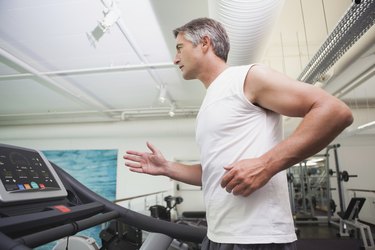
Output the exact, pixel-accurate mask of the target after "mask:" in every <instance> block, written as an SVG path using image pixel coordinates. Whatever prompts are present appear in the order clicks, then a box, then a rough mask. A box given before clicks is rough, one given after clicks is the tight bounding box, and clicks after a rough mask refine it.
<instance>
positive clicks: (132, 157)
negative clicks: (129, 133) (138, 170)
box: [123, 154, 142, 162]
mask: <svg viewBox="0 0 375 250" xmlns="http://www.w3.org/2000/svg"><path fill="white" fill-rule="evenodd" d="M123 158H124V159H125V160H129V161H135V162H140V161H141V160H142V159H141V157H140V156H138V155H129V154H127V155H124V157H123Z"/></svg>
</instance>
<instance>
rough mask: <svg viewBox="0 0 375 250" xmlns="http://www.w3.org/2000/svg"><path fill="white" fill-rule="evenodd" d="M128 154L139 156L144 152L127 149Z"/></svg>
mask: <svg viewBox="0 0 375 250" xmlns="http://www.w3.org/2000/svg"><path fill="white" fill-rule="evenodd" d="M126 154H127V155H137V156H141V155H142V154H143V153H141V152H138V151H134V150H127V151H126Z"/></svg>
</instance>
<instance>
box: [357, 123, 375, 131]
mask: <svg viewBox="0 0 375 250" xmlns="http://www.w3.org/2000/svg"><path fill="white" fill-rule="evenodd" d="M374 125H375V121H372V122H368V123H366V124H363V125H361V126H358V127H357V129H364V128H368V127H372V126H374Z"/></svg>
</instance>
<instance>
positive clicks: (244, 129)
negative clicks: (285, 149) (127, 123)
mask: <svg viewBox="0 0 375 250" xmlns="http://www.w3.org/2000/svg"><path fill="white" fill-rule="evenodd" d="M251 66H252V65H246V66H236V67H230V68H227V69H226V70H225V71H224V72H222V73H221V74H220V75H219V76H218V77H217V78H216V79H215V81H214V82H212V83H211V85H210V86H209V87H208V89H207V93H206V96H205V98H204V101H203V103H202V106H201V108H200V110H199V113H198V116H197V121H196V140H197V143H198V145H199V147H200V155H201V157H200V158H201V159H200V160H201V164H202V169H203V173H202V183H203V193H204V200H205V206H206V215H207V223H208V231H207V236H208V238H209V239H210V240H212V241H214V242H217V243H238V244H262V243H287V242H293V241H295V240H296V239H297V238H296V235H295V231H294V222H293V218H292V214H291V210H290V202H289V194H288V185H287V179H286V173H285V171H281V172H279V173H278V174H276V175H275V176H273V177H272V178H271V180H270V181H269V182H268V183H267V184H266V185H265V186H263V187H262V188H260V189H259V190H257V191H255V192H254V193H253V194H251V195H250V196H248V197H243V196H234V195H233V194H231V193H228V192H226V190H225V189H223V188H222V187H221V186H220V182H221V179H222V177H223V175H224V173H225V172H226V171H225V170H224V166H227V165H229V164H231V163H233V162H236V161H239V160H241V159H248V158H254V157H258V156H261V155H262V154H264V153H265V152H267V151H268V150H269V149H271V148H272V147H273V146H275V145H276V144H277V143H278V142H280V140H281V139H282V121H281V116H280V115H279V114H276V113H274V112H272V111H269V110H266V109H263V108H260V107H258V106H256V105H254V104H252V103H251V102H250V101H249V100H248V99H247V98H246V97H245V95H244V91H243V89H244V81H245V77H246V75H247V72H248V71H249V69H250V67H251ZM275 98H277V96H275Z"/></svg>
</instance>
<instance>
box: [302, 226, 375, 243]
mask: <svg viewBox="0 0 375 250" xmlns="http://www.w3.org/2000/svg"><path fill="white" fill-rule="evenodd" d="M296 228H297V235H298V239H299V241H298V250H310V249H311V250H312V249H319V250H336V249H337V250H357V249H358V250H359V249H364V248H363V246H362V245H363V244H362V241H361V240H360V239H355V238H354V237H353V238H350V237H345V238H344V237H339V235H338V232H339V228H338V227H337V226H335V225H329V224H328V223H319V224H313V223H312V224H310V223H303V224H297V225H296ZM371 231H372V234H373V237H374V238H375V235H374V232H375V228H374V226H372V228H371Z"/></svg>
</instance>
